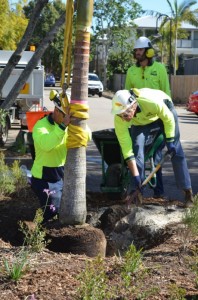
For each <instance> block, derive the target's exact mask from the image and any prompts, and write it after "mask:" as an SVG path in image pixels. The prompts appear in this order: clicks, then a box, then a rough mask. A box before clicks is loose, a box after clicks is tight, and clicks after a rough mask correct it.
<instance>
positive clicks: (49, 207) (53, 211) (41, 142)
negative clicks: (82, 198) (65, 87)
mask: <svg viewBox="0 0 198 300" xmlns="http://www.w3.org/2000/svg"><path fill="white" fill-rule="evenodd" d="M50 99H51V100H52V101H53V102H54V105H55V108H54V111H53V112H52V113H50V114H49V115H47V116H45V117H44V118H42V119H40V120H39V121H37V122H36V124H35V125H34V128H33V133H32V137H33V141H34V147H35V159H34V163H33V166H32V169H31V173H32V178H31V187H32V189H33V191H34V192H35V194H36V195H37V196H38V198H39V201H40V205H41V208H42V209H43V213H44V214H43V222H46V221H48V220H49V219H52V218H53V217H54V216H55V215H57V213H58V211H59V207H60V202H61V196H62V189H63V176H64V165H65V161H66V155H67V147H66V142H67V126H68V124H69V123H70V115H69V114H68V111H67V108H66V106H65V104H64V101H63V99H64V98H61V97H60V95H59V94H58V92H57V91H55V90H52V91H51V92H50Z"/></svg>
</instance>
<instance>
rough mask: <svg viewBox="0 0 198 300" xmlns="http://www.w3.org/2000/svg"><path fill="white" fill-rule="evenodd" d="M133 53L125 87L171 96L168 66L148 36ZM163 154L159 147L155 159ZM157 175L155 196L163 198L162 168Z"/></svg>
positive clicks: (138, 44) (139, 42)
mask: <svg viewBox="0 0 198 300" xmlns="http://www.w3.org/2000/svg"><path fill="white" fill-rule="evenodd" d="M133 55H134V58H135V59H136V64H135V65H133V66H131V67H130V68H129V69H128V71H127V75H126V81H125V89H127V90H130V89H131V88H139V89H140V88H151V89H156V90H161V91H163V92H165V93H166V94H167V95H169V96H171V92H170V85H169V80H168V76H167V71H166V68H165V66H164V65H163V64H162V63H159V62H157V61H155V60H154V59H153V58H154V55H155V52H154V49H153V47H152V44H151V41H150V40H149V39H148V38H147V37H145V36H141V37H140V38H138V39H137V40H136V42H135V45H134V49H133ZM177 122H178V121H177ZM161 156H162V155H161V150H160V149H159V151H158V152H156V155H155V157H154V160H155V161H157V160H158V159H159V158H160V157H161ZM156 176H157V186H156V187H155V188H154V198H163V197H164V187H163V180H162V169H161V168H160V169H159V171H158V172H157V174H156Z"/></svg>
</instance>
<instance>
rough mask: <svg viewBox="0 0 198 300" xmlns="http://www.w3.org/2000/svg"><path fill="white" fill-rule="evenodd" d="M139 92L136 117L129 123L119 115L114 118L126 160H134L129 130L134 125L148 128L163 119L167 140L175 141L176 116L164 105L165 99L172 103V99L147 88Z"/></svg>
mask: <svg viewBox="0 0 198 300" xmlns="http://www.w3.org/2000/svg"><path fill="white" fill-rule="evenodd" d="M137 92H138V97H137V103H138V111H137V113H136V115H135V116H134V117H133V118H132V119H131V120H130V121H129V122H127V121H125V120H123V119H122V118H121V117H119V116H118V115H115V118H114V125H115V132H116V135H117V138H118V141H119V143H120V146H121V149H122V153H123V157H124V159H127V158H131V157H132V158H134V153H133V142H132V139H131V136H130V133H129V130H128V129H129V128H130V127H131V126H132V125H135V126H146V125H148V124H150V123H152V122H155V121H157V120H158V119H161V120H162V122H163V124H164V131H165V136H166V139H174V136H175V121H174V116H173V114H172V112H171V111H170V110H169V108H168V107H167V105H166V104H165V103H164V100H165V99H166V100H168V101H171V98H170V97H169V96H168V95H167V94H166V93H164V92H162V91H159V90H152V89H147V88H145V89H139V90H137Z"/></svg>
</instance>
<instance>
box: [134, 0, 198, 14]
mask: <svg viewBox="0 0 198 300" xmlns="http://www.w3.org/2000/svg"><path fill="white" fill-rule="evenodd" d="M135 1H136V2H137V3H139V4H140V5H141V6H142V9H143V10H155V11H157V12H160V13H164V14H167V15H169V14H170V8H169V5H168V3H167V1H166V0H150V1H148V0H135ZM170 2H171V4H173V3H174V1H173V0H170ZM181 2H183V0H178V4H180V3H181ZM196 8H198V4H195V5H193V6H192V8H191V9H196Z"/></svg>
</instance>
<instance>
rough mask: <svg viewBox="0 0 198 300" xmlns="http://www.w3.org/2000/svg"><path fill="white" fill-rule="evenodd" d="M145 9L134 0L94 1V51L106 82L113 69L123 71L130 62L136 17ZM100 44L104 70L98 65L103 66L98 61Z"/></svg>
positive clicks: (98, 71) (113, 71) (100, 72)
mask: <svg viewBox="0 0 198 300" xmlns="http://www.w3.org/2000/svg"><path fill="white" fill-rule="evenodd" d="M109 8H110V9H109ZM142 12H143V11H142V9H141V6H140V5H139V4H138V3H136V2H135V1H133V0H128V1H127V0H124V1H119V0H96V1H95V2H94V22H93V23H94V26H93V32H94V36H92V47H91V48H92V50H91V52H92V54H93V52H94V53H96V57H95V61H96V62H95V70H96V72H97V73H98V75H99V76H100V77H101V79H102V81H103V82H104V83H106V82H105V81H106V80H108V79H109V78H110V77H111V76H112V74H113V73H124V72H125V70H126V69H127V68H128V66H129V65H131V63H132V60H133V56H132V49H133V40H135V38H136V31H135V30H134V29H135V28H136V26H135V24H134V23H133V20H134V19H135V18H137V17H139V16H140V15H141V14H142ZM99 48H100V49H101V50H100V51H102V52H105V53H103V54H102V56H103V57H104V58H105V59H106V61H103V62H102V65H103V69H102V70H100V68H98V67H97V66H98V65H100V66H101V64H100V63H98V55H99V51H98V49H99ZM116 61H117V64H116ZM105 85H106V84H104V86H105Z"/></svg>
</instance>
